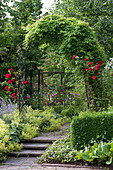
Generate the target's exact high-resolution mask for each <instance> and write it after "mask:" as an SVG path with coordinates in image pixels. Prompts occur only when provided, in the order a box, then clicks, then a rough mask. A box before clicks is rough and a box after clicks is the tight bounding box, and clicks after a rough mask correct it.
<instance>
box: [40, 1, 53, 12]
mask: <svg viewBox="0 0 113 170" xmlns="http://www.w3.org/2000/svg"><path fill="white" fill-rule="evenodd" d="M41 2H42V3H43V9H42V12H43V13H45V12H47V11H48V10H47V8H50V7H51V5H52V4H53V3H54V0H41Z"/></svg>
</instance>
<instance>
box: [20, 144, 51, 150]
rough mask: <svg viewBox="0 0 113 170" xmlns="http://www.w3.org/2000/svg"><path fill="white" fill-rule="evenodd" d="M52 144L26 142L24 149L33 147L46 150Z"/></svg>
mask: <svg viewBox="0 0 113 170" xmlns="http://www.w3.org/2000/svg"><path fill="white" fill-rule="evenodd" d="M49 145H50V143H48V144H47V143H43V144H41V143H24V144H23V149H33V150H37V149H38V150H45V149H47V147H48V146H49Z"/></svg>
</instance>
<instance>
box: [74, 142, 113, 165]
mask: <svg viewBox="0 0 113 170" xmlns="http://www.w3.org/2000/svg"><path fill="white" fill-rule="evenodd" d="M77 157H78V158H79V159H83V160H85V161H87V162H91V163H96V164H107V165H110V164H112V162H113V142H109V143H103V142H100V143H94V145H93V146H91V147H90V148H86V149H85V151H83V152H82V153H79V154H78V155H77Z"/></svg>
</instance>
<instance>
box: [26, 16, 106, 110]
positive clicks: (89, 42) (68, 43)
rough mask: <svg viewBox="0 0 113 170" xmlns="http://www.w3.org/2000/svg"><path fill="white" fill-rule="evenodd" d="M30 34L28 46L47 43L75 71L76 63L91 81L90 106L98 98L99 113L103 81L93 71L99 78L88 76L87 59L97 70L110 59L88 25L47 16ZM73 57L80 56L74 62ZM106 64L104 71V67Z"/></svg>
mask: <svg viewBox="0 0 113 170" xmlns="http://www.w3.org/2000/svg"><path fill="white" fill-rule="evenodd" d="M27 31H28V33H27V34H26V37H25V42H24V44H25V46H28V45H29V44H30V43H31V42H33V44H34V48H38V47H40V46H41V45H43V44H46V45H48V46H51V47H52V48H54V49H57V50H58V51H59V54H60V55H61V56H63V57H64V58H65V59H66V60H67V61H68V62H70V66H71V67H73V68H75V61H76V63H77V65H78V66H79V67H78V68H79V71H80V74H81V73H82V74H84V79H85V82H87V83H86V85H87V89H88V90H87V89H86V93H87V102H88V107H89V106H90V104H91V105H92V99H93V98H95V99H94V100H93V105H94V107H95V108H96V109H95V110H98V106H97V99H98V98H100V96H101V97H102V88H101V87H102V81H101V78H98V79H97V76H95V74H97V72H91V70H90V73H91V76H95V77H96V80H94V79H91V76H89V73H88V71H89V70H88V71H87V68H86V62H87V61H86V60H85V59H88V62H93V65H94V66H95V67H96V65H97V63H98V61H102V62H103V61H105V60H106V56H105V53H104V51H103V48H102V47H100V45H99V43H98V41H97V39H96V37H95V33H94V31H93V29H92V28H91V27H89V25H88V23H86V22H84V21H80V20H77V19H75V18H65V17H63V16H60V15H47V16H45V17H43V18H41V19H39V20H37V21H36V22H35V23H34V24H33V25H31V26H28V28H27ZM73 55H75V56H77V57H75V56H74V58H73V59H72V56H73ZM103 63H104V62H103ZM103 63H102V65H101V68H100V70H99V71H100V72H101V70H102V67H103V66H104V64H103ZM96 71H97V70H96ZM86 80H87V81H86ZM95 82H96V83H95ZM89 89H90V90H89ZM99 89H100V90H99ZM92 96H93V97H92ZM98 102H99V101H98ZM91 107H92V106H91ZM99 107H100V104H99Z"/></svg>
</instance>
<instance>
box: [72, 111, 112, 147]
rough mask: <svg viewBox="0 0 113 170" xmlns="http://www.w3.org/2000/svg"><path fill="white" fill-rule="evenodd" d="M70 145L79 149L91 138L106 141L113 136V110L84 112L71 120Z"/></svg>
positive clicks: (89, 141)
mask: <svg viewBox="0 0 113 170" xmlns="http://www.w3.org/2000/svg"><path fill="white" fill-rule="evenodd" d="M70 135H71V145H72V147H74V148H77V149H81V148H83V147H84V146H85V145H88V144H89V143H91V140H93V141H96V142H100V141H101V140H103V141H104V142H107V141H109V140H111V139H112V138H113V111H112V112H105V111H103V112H100V113H99V112H86V113H81V114H80V115H79V116H78V117H77V116H76V117H74V118H73V120H72V122H71V133H70Z"/></svg>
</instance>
